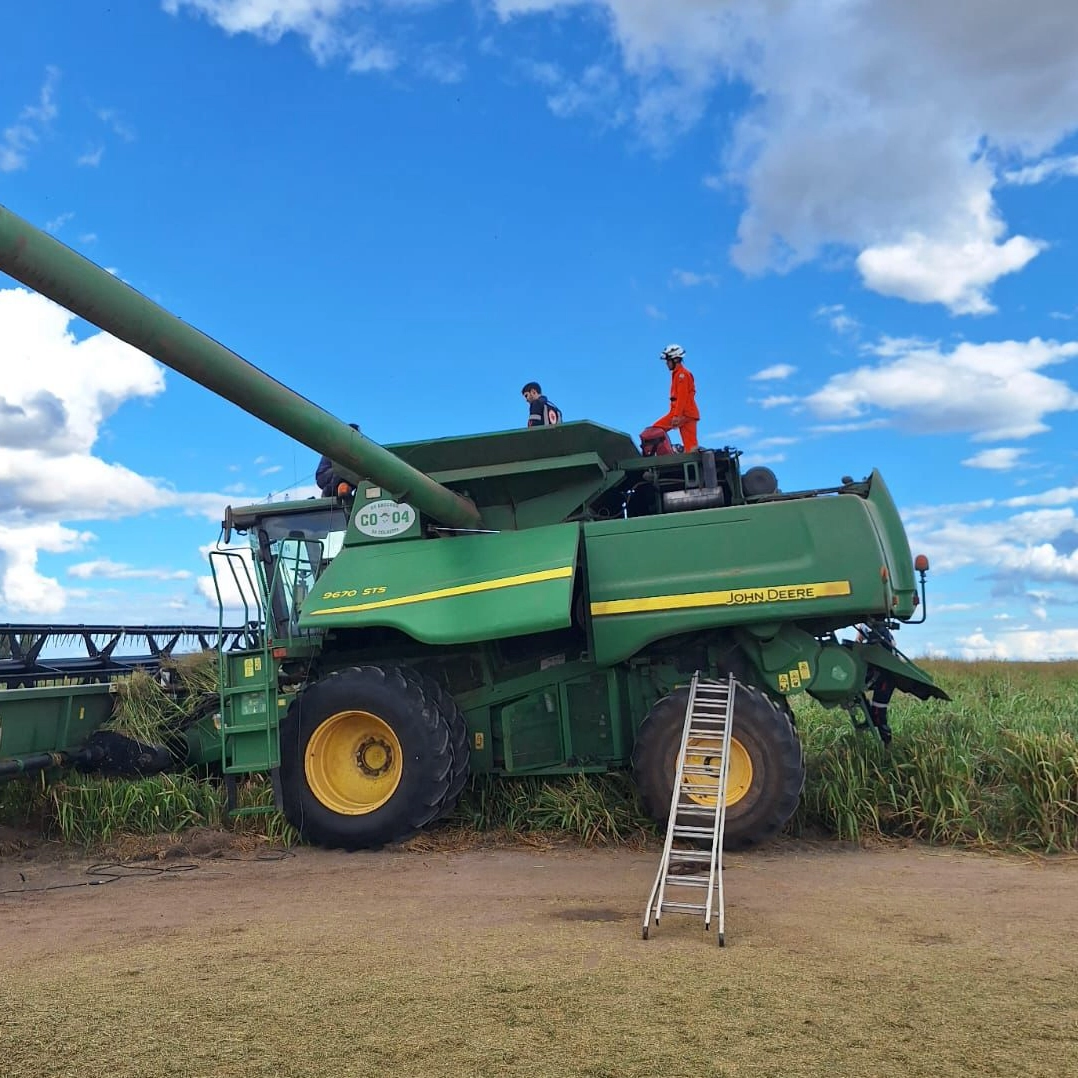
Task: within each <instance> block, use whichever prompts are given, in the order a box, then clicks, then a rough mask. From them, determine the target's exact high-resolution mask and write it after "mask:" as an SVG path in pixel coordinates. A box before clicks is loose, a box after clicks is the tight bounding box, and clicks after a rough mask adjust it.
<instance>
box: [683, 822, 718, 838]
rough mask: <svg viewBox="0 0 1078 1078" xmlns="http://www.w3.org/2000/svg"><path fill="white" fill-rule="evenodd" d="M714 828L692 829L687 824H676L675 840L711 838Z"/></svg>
mask: <svg viewBox="0 0 1078 1078" xmlns="http://www.w3.org/2000/svg"><path fill="white" fill-rule="evenodd" d="M713 834H715V829H714V828H713V827H692V826H690V825H689V824H685V823H676V824H674V838H711V836H712V835H713Z"/></svg>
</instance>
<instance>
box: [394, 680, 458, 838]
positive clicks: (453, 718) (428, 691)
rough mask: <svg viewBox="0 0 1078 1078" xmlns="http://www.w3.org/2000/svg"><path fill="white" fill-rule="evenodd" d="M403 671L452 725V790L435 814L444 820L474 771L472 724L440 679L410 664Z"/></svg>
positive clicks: (437, 817)
mask: <svg viewBox="0 0 1078 1078" xmlns="http://www.w3.org/2000/svg"><path fill="white" fill-rule="evenodd" d="M400 671H401V673H402V674H403V675H404V676H405V678H407V679H408V680H409V681H411V682H412V683H413V684H414V685H416V686H418V687H419V688H420V690H421V691H422V692H423V693H424V694H425V695H426V696H427V697H428V698H429V699H430V700H432V701H433V702H434V705H435V706H436V707H437V708H438V711H439V712H440V713H441V715H442V717H443V718H444V719H445V721H446V723H447V725H448V726H449V745H450V749H451V750H452V753H453V766H452V768H451V769H450V777H449V789H448V790H446V792H445V797H444V798H443V799H442V804H441V807H440V808H439V810H438V815H437V816H436V817H435V819H436V820H444V819H445V818H446V817H447V816H451V815H452V814H453V810H454V809H455V808H456V807H457V803H458V802H459V801H460V795H461V794H462V793H463V792H464V787H465V785H467V782H468V775H469V774H470V773H471V768H472V751H471V746H470V745H469V744H468V723H467V720H466V719H465V718H464V712H463V711H461V710H460V708H459V707H457V702H456V700H454V699H453V697H452V696H450V695H449V692H448V691H447V690H446V689H443V688H442V686H441V685H439V684H438V682H437V681H435V680H434V679H433V678H429V677H426V676H424V675H423V674H420V673H419V672H418V671H417V670H414V669H412V667H410V666H402V667H401V668H400Z"/></svg>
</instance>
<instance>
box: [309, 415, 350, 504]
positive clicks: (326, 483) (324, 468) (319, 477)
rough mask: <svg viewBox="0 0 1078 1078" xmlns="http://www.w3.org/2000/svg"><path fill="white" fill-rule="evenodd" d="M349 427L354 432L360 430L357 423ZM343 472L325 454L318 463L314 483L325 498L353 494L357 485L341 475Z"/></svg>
mask: <svg viewBox="0 0 1078 1078" xmlns="http://www.w3.org/2000/svg"><path fill="white" fill-rule="evenodd" d="M348 425H349V426H350V427H351V428H352V430H355V431H358V430H359V427H358V426H357V425H356V424H355V423H349V424H348ZM341 471H342V469H341V467H340V465H339V464H337V463H336V462H335V461H332V460H330V459H329V457H328V456H327V455H326V454H325V453H323V454H322V459H321V460H320V461H319V462H318V467H317V468H316V469H315V471H314V481H315V482H316V483H317V484H318V489H319V490H320V491H321V492H322V497H323V498H335V497H337V495H338V494H342V495H344V494H351V493H352V491H353V489H354V488H355V484H354V483H353V482H352V481H351V480H350V479H345V478H344V476H342V475H341ZM342 488H344V489H342Z"/></svg>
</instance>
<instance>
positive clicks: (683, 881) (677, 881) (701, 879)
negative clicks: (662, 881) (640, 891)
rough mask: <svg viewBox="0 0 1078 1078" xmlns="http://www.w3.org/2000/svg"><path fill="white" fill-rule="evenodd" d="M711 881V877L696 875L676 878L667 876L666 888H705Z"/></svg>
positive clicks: (675, 876)
mask: <svg viewBox="0 0 1078 1078" xmlns="http://www.w3.org/2000/svg"><path fill="white" fill-rule="evenodd" d="M712 880H713V877H711V876H700V875H697V874H695V873H694V874H693V875H691V876H677V875H674V876H668V877H667V878H666V886H667V887H674V886H677V887H682V886H684V887H706V886H707V885H708V884H709V883H711V882H712Z"/></svg>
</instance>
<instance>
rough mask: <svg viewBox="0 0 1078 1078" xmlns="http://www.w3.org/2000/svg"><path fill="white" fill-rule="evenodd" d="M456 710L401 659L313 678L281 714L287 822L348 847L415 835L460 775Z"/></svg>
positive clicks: (317, 839) (321, 842)
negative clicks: (448, 710) (397, 663)
mask: <svg viewBox="0 0 1078 1078" xmlns="http://www.w3.org/2000/svg"><path fill="white" fill-rule="evenodd" d="M454 718H455V717H450V716H446V715H444V714H443V707H442V701H441V700H440V699H439V698H438V695H437V694H436V693H435V692H433V691H431V689H430V686H429V685H428V684H427V682H426V679H424V678H419V677H416V676H414V675H411V674H406V673H405V672H404V671H403V670H401V669H400V668H398V667H393V666H386V667H382V666H359V667H352V668H350V669H347V670H341V671H339V672H337V673H334V674H330V675H329V676H328V677H326V678H324V679H323V680H322V681H319V682H317V683H316V684H314V685H312V686H311V687H310V688H309V689H307V690H306V691H305V692H303V693H302V695H301V696H300V697H299V698H298V699H297V700H296V701H295V702H294V703H293V704H292V706H291V708H289V710H288V713H287V715H286V716H285V718H284V719H283V720H282V722H281V787H282V794H283V797H284V810H285V816H286V817H287V818H288V822H289V823H291V824H292V826H293V827H295V828H296V830H297V831H299V833H300V834H301V835H302V836H303V838H304V839H305V840H306V841H308V842H310V843H312V844H314V845H316V846H330V847H341V848H343V849H346V850H358V849H369V848H375V847H378V846H382V845H384V844H385V843H387V842H400V841H402V840H403V839H406V838H408V837H410V836H411V835H414V834H415V833H416V832H417V831H419V830H420V829H421V828H423V827H425V826H426V825H427V824H428V823H430V822H431V821H432V820H434V819H435V818H436V817H438V816H439V815H440V814H441V813H442V812H444V811H445V810H446V805H447V802H448V801H450V800H452V797H453V787H454V786H456V784H457V782H459V778H458V774H457V772H458V770H459V767H460V765H459V763H457V762H455V759H454V757H455V753H454V748H455V746H454V734H455V729H454V728H453V726H452V725H451V722H453V721H454ZM457 794H458V796H459V789H458V790H457Z"/></svg>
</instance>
